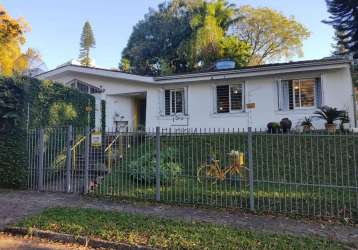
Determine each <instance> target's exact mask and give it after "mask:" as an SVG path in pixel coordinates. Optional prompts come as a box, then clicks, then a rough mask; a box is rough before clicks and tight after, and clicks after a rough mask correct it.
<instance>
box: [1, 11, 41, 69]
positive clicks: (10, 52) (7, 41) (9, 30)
mask: <svg viewBox="0 0 358 250" xmlns="http://www.w3.org/2000/svg"><path fill="white" fill-rule="evenodd" d="M27 31H29V26H28V24H27V23H26V22H25V21H24V20H23V19H22V18H19V19H15V18H12V17H11V16H10V14H9V13H8V12H7V11H6V10H5V8H4V7H3V6H1V5H0V55H1V56H0V74H2V75H5V76H11V75H14V74H26V72H27V71H28V69H29V67H30V63H31V62H30V54H31V58H33V55H34V53H32V52H33V51H34V50H33V49H29V50H28V51H27V52H25V53H22V52H21V46H22V45H23V44H24V43H25V41H26V39H25V33H26V32H27ZM37 57H38V58H39V56H37Z"/></svg>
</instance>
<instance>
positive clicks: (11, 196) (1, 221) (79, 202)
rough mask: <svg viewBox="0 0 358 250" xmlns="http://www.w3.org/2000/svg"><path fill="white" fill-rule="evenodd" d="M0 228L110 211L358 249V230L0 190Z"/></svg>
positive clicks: (259, 216) (340, 226)
mask: <svg viewBox="0 0 358 250" xmlns="http://www.w3.org/2000/svg"><path fill="white" fill-rule="evenodd" d="M0 204H1V205H0V206H1V209H0V228H4V227H5V226H6V225H9V224H13V223H15V222H17V221H19V220H20V219H22V218H24V217H26V216H29V215H32V214H36V213H40V212H41V211H43V210H44V209H46V208H49V207H79V208H95V209H101V210H107V211H117V212H127V213H137V214H144V215H152V216H158V217H163V218H173V219H181V220H186V221H196V222H209V223H214V224H219V225H229V226H232V227H235V228H238V229H246V230H254V231H261V232H268V233H278V234H289V235H293V236H304V237H305V236H306V237H312V236H318V237H322V238H325V239H331V240H338V241H342V242H345V243H349V244H351V245H352V244H354V245H355V246H357V247H358V227H356V226H344V225H338V224H321V223H318V222H312V221H299V220H294V219H290V218H286V217H279V216H261V215H253V214H247V213H242V212H239V211H221V210H215V209H198V208H193V207H177V206H169V205H157V204H147V203H128V202H114V201H107V200H99V199H94V198H93V199H92V198H88V197H83V196H80V195H76V194H62V193H39V192H31V191H10V190H0Z"/></svg>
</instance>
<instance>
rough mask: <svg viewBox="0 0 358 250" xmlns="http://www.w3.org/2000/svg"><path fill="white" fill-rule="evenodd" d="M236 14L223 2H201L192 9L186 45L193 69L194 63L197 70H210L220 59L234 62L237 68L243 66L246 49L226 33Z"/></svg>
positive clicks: (222, 0)
mask: <svg viewBox="0 0 358 250" xmlns="http://www.w3.org/2000/svg"><path fill="white" fill-rule="evenodd" d="M236 12H237V10H236V8H235V5H233V4H229V3H228V2H227V1H225V0H217V1H211V2H203V4H202V5H201V6H199V7H198V8H197V9H195V10H194V15H193V16H192V18H191V22H190V23H191V28H192V30H193V33H192V37H191V41H190V43H189V51H190V52H191V60H190V61H191V62H192V63H193V65H192V67H193V68H196V67H197V65H198V63H200V65H201V67H204V68H205V67H210V66H212V64H213V63H214V62H215V61H216V60H218V59H221V58H224V57H229V58H231V59H233V60H235V62H236V64H237V66H243V65H246V64H247V58H248V55H249V54H248V49H249V47H248V46H247V44H246V42H244V41H241V40H240V39H238V38H234V37H232V36H228V35H227V34H226V33H227V31H228V29H229V28H230V25H232V24H233V23H234V22H235V21H237V18H236V16H237V15H236Z"/></svg>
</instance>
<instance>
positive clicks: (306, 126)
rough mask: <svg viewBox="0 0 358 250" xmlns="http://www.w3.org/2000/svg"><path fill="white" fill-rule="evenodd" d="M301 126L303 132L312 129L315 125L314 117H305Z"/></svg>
mask: <svg viewBox="0 0 358 250" xmlns="http://www.w3.org/2000/svg"><path fill="white" fill-rule="evenodd" d="M301 126H302V127H303V132H309V131H311V128H312V127H313V124H312V118H311V117H305V119H304V120H303V121H302V122H301Z"/></svg>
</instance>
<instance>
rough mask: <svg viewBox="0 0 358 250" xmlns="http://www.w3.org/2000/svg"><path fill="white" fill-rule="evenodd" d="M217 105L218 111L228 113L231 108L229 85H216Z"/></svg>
mask: <svg viewBox="0 0 358 250" xmlns="http://www.w3.org/2000/svg"><path fill="white" fill-rule="evenodd" d="M216 107H217V112H218V113H228V112H229V111H230V108H229V85H222V86H216Z"/></svg>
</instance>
